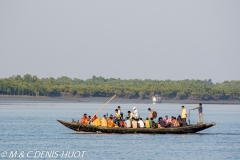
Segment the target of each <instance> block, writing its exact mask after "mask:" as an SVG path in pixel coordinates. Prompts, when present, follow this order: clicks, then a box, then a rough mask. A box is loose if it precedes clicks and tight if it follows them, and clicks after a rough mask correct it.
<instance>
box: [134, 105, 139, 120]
mask: <svg viewBox="0 0 240 160" xmlns="http://www.w3.org/2000/svg"><path fill="white" fill-rule="evenodd" d="M133 115H134V118H136V119H138V118H139V115H138V111H137V108H136V107H133Z"/></svg>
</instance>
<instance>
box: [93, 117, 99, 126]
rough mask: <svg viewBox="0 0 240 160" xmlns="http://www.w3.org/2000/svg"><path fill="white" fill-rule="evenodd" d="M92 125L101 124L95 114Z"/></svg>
mask: <svg viewBox="0 0 240 160" xmlns="http://www.w3.org/2000/svg"><path fill="white" fill-rule="evenodd" d="M95 116H96V115H95ZM92 125H94V126H97V127H99V126H100V125H101V120H100V118H99V117H97V116H96V119H95V120H94V121H93V122H92Z"/></svg>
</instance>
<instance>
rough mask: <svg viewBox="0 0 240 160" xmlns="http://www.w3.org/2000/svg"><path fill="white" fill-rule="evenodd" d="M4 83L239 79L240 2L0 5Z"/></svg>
mask: <svg viewBox="0 0 240 160" xmlns="http://www.w3.org/2000/svg"><path fill="white" fill-rule="evenodd" d="M0 67H1V69H0V78H3V77H4V78H5V77H10V76H12V75H18V74H19V75H24V74H26V73H29V74H32V75H37V76H38V77H40V78H42V77H50V76H52V77H55V78H56V77H59V76H68V77H71V78H81V79H87V78H91V77H92V76H93V75H96V76H103V77H105V78H110V77H112V78H122V79H135V78H138V79H160V80H165V79H172V80H180V79H202V80H203V79H210V78H211V79H212V80H213V81H214V82H221V81H223V80H240V71H239V69H240V1H239V0H235V1H233V0H228V1H226V0H215V1H212V0H206V1H204V0H201V1H189V0H188V1H183V0H181V1H168V0H166V1H161V0H156V1H155V0H151V1H142V0H121V1H110V0H109V1H106V0H102V1H88V0H87V1H80V0H75V1H61V0H55V1H54V0H51V1H49V0H39V1H37V0H34V1H32V0H29V1H26V0H21V1H12V0H0Z"/></svg>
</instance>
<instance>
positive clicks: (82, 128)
mask: <svg viewBox="0 0 240 160" xmlns="http://www.w3.org/2000/svg"><path fill="white" fill-rule="evenodd" d="M57 121H58V122H60V123H61V124H63V125H64V126H66V127H67V128H70V129H72V130H74V131H77V132H84V133H85V132H89V133H119V134H134V133H141V134H186V133H196V132H199V131H202V130H204V129H207V128H210V127H212V126H214V125H216V124H215V123H214V122H212V123H203V124H194V125H189V126H185V127H174V128H121V127H113V128H108V127H101V126H100V127H96V126H94V125H84V124H81V123H79V122H75V121H73V122H67V121H63V120H57Z"/></svg>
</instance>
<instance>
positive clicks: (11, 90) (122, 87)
mask: <svg viewBox="0 0 240 160" xmlns="http://www.w3.org/2000/svg"><path fill="white" fill-rule="evenodd" d="M0 94H2V95H18V96H24V95H28V96H50V97H56V96H77V97H110V96H113V95H114V94H116V95H117V97H121V98H129V99H132V98H139V99H147V98H151V97H152V96H153V95H154V94H159V95H160V96H161V97H162V99H191V100H239V99H240V81H236V80H233V81H224V82H222V83H213V82H212V80H211V79H208V80H190V79H185V80H151V79H145V80H141V79H128V80H126V79H120V78H104V77H101V76H99V77H96V76H92V78H90V79H87V80H82V79H78V78H74V79H72V78H69V77H66V76H62V77H59V78H53V77H50V78H38V77H37V76H33V75H30V74H26V75H24V76H20V75H17V76H12V77H9V78H1V79H0Z"/></svg>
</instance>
